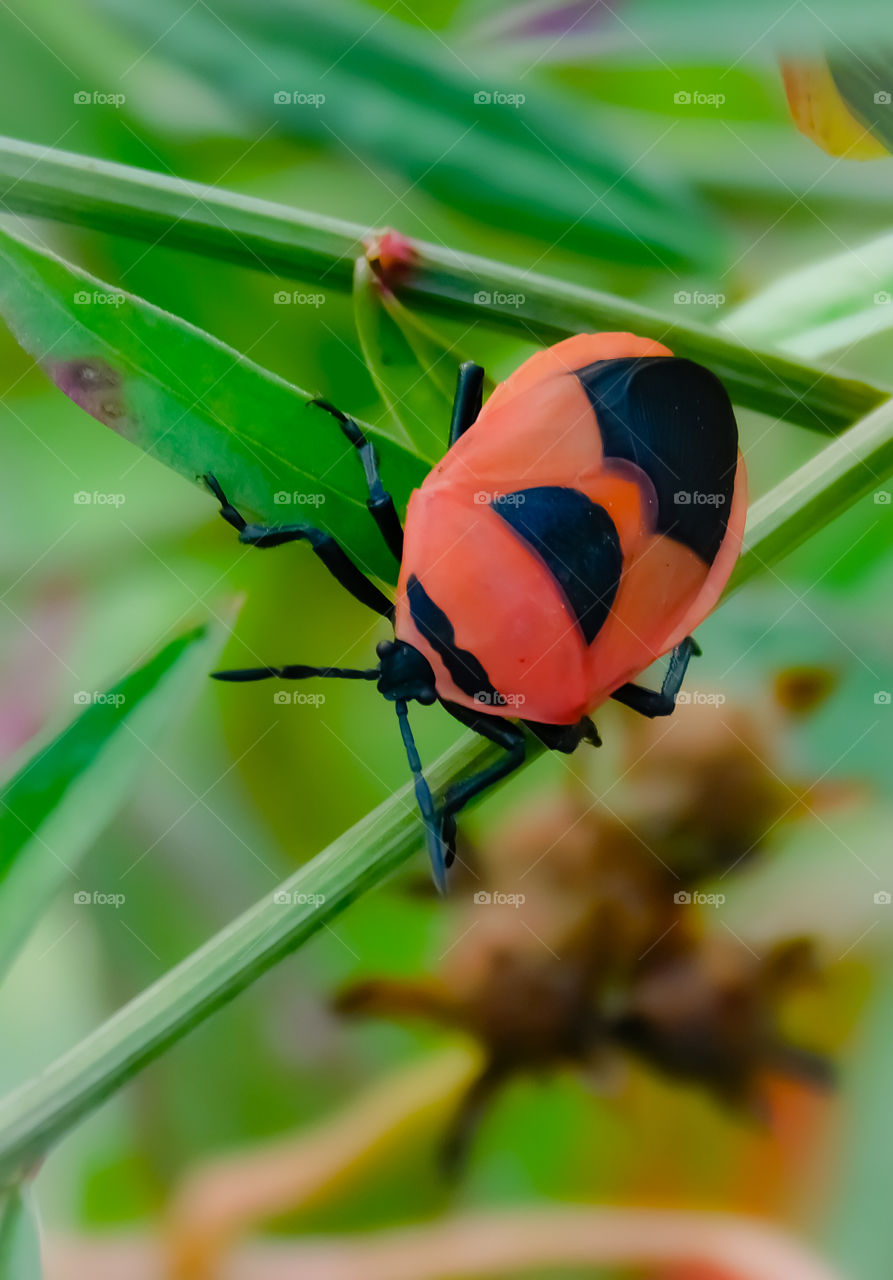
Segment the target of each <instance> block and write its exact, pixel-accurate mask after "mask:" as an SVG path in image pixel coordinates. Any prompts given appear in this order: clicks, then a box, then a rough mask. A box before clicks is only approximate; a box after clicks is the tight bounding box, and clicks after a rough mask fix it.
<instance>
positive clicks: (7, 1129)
mask: <svg viewBox="0 0 893 1280" xmlns="http://www.w3.org/2000/svg"><path fill="white" fill-rule="evenodd" d="M541 750H542V748H541V747H540V746H539V745H538V744H537V743H535V742H533V741H531V742H530V744H529V747H528V753H527V754H528V761H530V760H533V759H534V758H535V757H536V756H537V755H538V754H539V753H540V751H541ZM499 755H501V749H500V748H499V747H497V746H495V745H493V744H492V743H487V744H485V745H482V740H481V739H480V738H479V737H476V736H473V735H467V736H465V737H464V738H463V739H462V741H461V742H460V743H459V744H458V745H457V746H456V747H454V748H453V749H452V750H450V751H448V752H446V754H445V755H444V756H442V757H441V759H440V760H439V761H438V762H437V764H436V765H435V766H434V768H433V769H432V770H431V773H430V780H431V784H432V787H433V788H434V789H435V791H437V790H439V789H440V788H442V787H443V786H445V785H446V784H447V782H448V781H450V780H453V779H455V778H456V777H457V776H459V775H462V774H464V773H466V772H470V771H472V770H474V769H478V768H483V767H484V766H486V765H487V764H489V763H492V761H493V760H495V759H496V758H497V757H498V756H499ZM421 841H422V837H421V831H420V823H419V818H418V812H417V810H416V806H415V800H414V797H413V792H412V787H411V786H410V785H407V786H406V787H403V788H402V789H401V790H400V791H398V792H397V793H396V794H395V795H393V796H392V797H391V798H390V799H389V800H386V801H385V802H384V804H381V805H379V807H378V808H377V809H375V810H374V811H373V812H372V813H370V814H368V815H367V816H366V817H365V818H363V819H362V821H360V822H358V823H357V824H356V825H355V826H353V827H351V828H350V830H349V831H346V832H345V833H344V834H343V835H341V836H339V838H338V839H337V840H336V841H335V842H334V843H333V844H331V845H329V847H328V848H327V849H326V850H325V851H324V852H323V853H321V854H319V856H318V857H316V858H314V859H313V861H312V862H310V863H308V864H307V865H306V866H304V867H302V868H301V869H300V870H299V871H297V872H295V874H294V875H292V876H290V877H289V878H288V879H287V880H285V881H284V882H283V883H282V884H281V885H279V886H278V888H277V889H276V891H275V892H273V891H271V892H270V893H269V894H267V895H266V897H265V898H263V899H262V900H261V901H260V902H257V903H255V904H254V906H252V907H250V908H249V909H248V910H247V911H246V912H244V913H243V914H242V915H241V916H239V917H238V918H237V919H236V920H233V921H232V923H231V924H229V925H227V927H226V928H225V929H222V930H221V931H220V932H219V933H218V934H216V935H215V936H214V937H213V938H211V939H210V941H208V942H207V943H205V945H204V946H203V947H200V948H199V949H198V950H197V951H194V952H193V953H192V954H191V955H190V956H188V957H187V958H186V959H185V960H184V961H182V963H180V964H179V965H177V966H176V967H175V968H173V969H171V970H170V971H169V972H168V973H166V974H164V976H163V977H162V978H160V979H159V980H158V981H157V982H156V983H154V984H153V985H152V986H151V987H149V988H147V990H145V991H144V992H142V993H141V994H140V995H139V996H137V997H136V999H134V1000H132V1001H131V1002H130V1003H129V1004H127V1005H125V1006H124V1007H123V1008H122V1009H120V1010H119V1011H118V1013H117V1014H115V1015H114V1016H113V1017H112V1018H110V1019H109V1020H108V1021H107V1022H105V1023H104V1024H103V1025H102V1026H100V1027H99V1028H98V1029H97V1030H96V1031H94V1032H93V1033H92V1034H91V1035H89V1036H87V1038H86V1039H85V1040H83V1041H81V1043H80V1044H78V1045H76V1046H75V1047H74V1048H73V1049H72V1050H71V1051H70V1052H69V1053H67V1054H65V1055H64V1056H63V1057H61V1058H59V1059H58V1060H57V1061H56V1062H55V1063H53V1064H52V1065H51V1066H50V1067H49V1068H48V1070H46V1071H45V1072H44V1073H43V1074H42V1075H41V1076H39V1077H37V1078H36V1079H34V1080H30V1081H28V1082H27V1083H25V1084H24V1085H22V1087H21V1088H19V1089H17V1090H15V1091H14V1092H13V1093H12V1094H10V1095H8V1096H7V1097H6V1098H4V1099H3V1101H2V1102H0V1189H2V1188H3V1187H4V1186H7V1185H11V1184H15V1183H16V1182H18V1181H19V1180H20V1179H21V1178H22V1177H23V1176H25V1175H26V1174H27V1173H28V1172H29V1170H31V1169H32V1168H33V1167H34V1165H35V1163H36V1162H37V1161H38V1160H39V1159H40V1157H41V1156H42V1155H43V1153H44V1152H45V1151H46V1150H47V1149H48V1148H49V1147H50V1146H51V1145H52V1144H53V1143H54V1142H55V1141H56V1140H57V1139H59V1138H60V1137H61V1136H62V1135H63V1134H65V1133H66V1132H67V1131H68V1130H69V1129H70V1128H71V1127H72V1125H74V1124H75V1123H76V1122H77V1121H78V1120H80V1119H81V1118H82V1117H83V1116H85V1115H87V1114H88V1113H89V1112H91V1111H92V1110H93V1109H94V1108H95V1107H97V1106H98V1105H99V1104H100V1103H101V1102H102V1101H103V1100H104V1099H105V1098H107V1097H109V1096H110V1095H111V1094H112V1093H115V1092H116V1091H117V1090H118V1089H120V1088H121V1086H122V1085H124V1084H126V1083H127V1081H128V1080H130V1079H131V1077H133V1076H134V1075H136V1074H137V1072H139V1071H141V1070H142V1068H143V1067H145V1066H146V1065H147V1064H148V1063H149V1062H151V1061H152V1060H153V1059H154V1058H157V1057H158V1056H159V1055H160V1054H162V1053H163V1052H164V1050H165V1049H166V1048H168V1046H170V1045H171V1044H173V1043H174V1042H175V1041H177V1040H179V1039H180V1038H181V1037H182V1036H184V1035H185V1034H186V1032H187V1031H190V1030H191V1029H192V1028H193V1027H195V1026H196V1025H197V1024H198V1023H200V1022H202V1021H204V1019H205V1018H207V1017H208V1016H209V1015H210V1014H211V1013H213V1012H214V1011H215V1009H218V1008H220V1006H221V1005H223V1004H226V1003H227V1002H228V1001H230V1000H232V999H233V997H234V996H236V995H238V994H239V992H240V991H243V990H244V989H245V987H247V986H250V985H251V983H253V982H255V981H256V980H257V979H258V978H259V977H261V976H262V974H264V973H266V971H267V970H268V969H270V968H272V966H273V965H275V964H276V963H278V961H280V960H282V959H283V958H284V957H285V956H287V955H289V954H290V953H291V952H292V951H294V950H295V949H296V948H297V947H299V946H300V945H301V943H302V942H304V941H306V939H307V938H309V937H310V935H311V934H313V933H315V932H317V931H318V930H319V929H321V928H322V927H323V925H326V924H327V923H328V922H329V921H330V920H332V919H333V918H334V917H335V916H336V915H338V914H339V912H341V911H343V910H344V908H345V907H346V906H347V905H348V904H349V903H350V902H352V901H353V900H354V898H357V897H359V896H360V895H361V894H362V893H364V892H365V891H366V890H367V889H371V888H372V887H373V886H374V885H376V884H378V883H380V882H381V881H382V880H383V879H385V877H386V876H388V875H389V874H390V873H391V872H393V871H394V870H396V868H397V867H399V866H400V864H401V863H403V862H405V861H406V859H407V858H408V857H409V856H410V855H411V854H412V853H414V852H417V851H418V849H419V848H420V845H421Z"/></svg>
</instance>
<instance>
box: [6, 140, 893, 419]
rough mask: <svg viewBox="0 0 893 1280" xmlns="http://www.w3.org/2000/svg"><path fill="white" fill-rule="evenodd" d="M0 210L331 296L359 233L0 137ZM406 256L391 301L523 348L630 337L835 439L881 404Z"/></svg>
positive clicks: (451, 256)
mask: <svg viewBox="0 0 893 1280" xmlns="http://www.w3.org/2000/svg"><path fill="white" fill-rule="evenodd" d="M0 202H2V205H3V207H4V208H5V209H7V210H8V211H12V212H16V213H22V214H32V215H37V216H40V217H45V218H51V219H54V220H56V221H60V222H67V223H74V224H76V225H80V226H86V227H92V228H95V229H97V230H100V231H107V232H113V233H116V234H120V235H126V236H131V237H135V238H139V239H143V240H148V241H150V242H152V243H156V242H158V243H160V242H164V243H165V244H167V245H169V246H172V247H177V248H182V249H188V250H190V251H191V252H193V253H200V254H203V255H205V256H213V257H217V258H222V259H226V260H228V261H231V262H238V263H240V264H241V265H243V266H248V267H253V268H255V269H260V270H264V271H268V272H272V273H274V274H283V275H289V276H296V277H298V278H300V279H306V280H313V281H315V282H318V283H319V284H321V285H323V286H329V287H331V288H333V289H339V290H342V291H343V292H348V291H350V289H351V287H352V277H353V263H354V260H355V259H356V258H357V257H358V256H359V255H360V254H362V253H363V252H364V250H365V244H364V242H365V240H366V238H367V237H368V236H369V234H370V230H369V228H366V227H362V226H359V225H357V224H356V223H351V222H343V221H340V220H338V219H335V218H327V217H324V216H322V215H321V214H314V213H308V212H305V211H302V210H299V209H292V208H289V207H288V206H286V205H281V204H274V203H271V202H269V201H264V200H257V199H255V198H253V197H250V196H245V195H240V194H238V193H236V192H232V191H226V190H224V189H222V188H218V187H209V186H205V185H203V184H201V183H195V182H186V181H183V180H182V179H179V178H171V177H168V176H166V175H163V174H158V173H153V172H151V171H149V170H145V169H136V168H131V167H129V166H127V165H120V164H112V163H109V162H106V161H102V160H94V159H91V158H89V157H85V156H79V155H75V154H74V153H72V152H66V151H56V150H52V149H49V148H44V147H39V146H35V145H34V144H32V143H27V142H20V141H18V140H16V139H13V138H0ZM413 248H414V250H415V254H416V260H415V264H414V266H413V268H412V270H411V271H410V272H409V273H408V275H407V276H406V279H405V280H403V281H402V282H401V284H400V288H399V291H400V293H401V295H402V296H403V297H404V298H406V299H408V300H412V301H414V302H416V303H418V304H419V305H420V306H422V307H425V308H428V309H431V310H435V311H439V312H445V313H448V314H452V315H459V316H461V317H463V318H464V319H465V320H466V321H467V320H469V319H471V318H474V319H477V320H479V321H481V322H482V323H484V324H488V325H491V326H493V327H496V328H499V329H503V330H508V331H510V332H512V333H515V334H517V335H518V336H520V337H522V338H525V339H528V340H530V341H534V342H546V343H551V342H555V341H557V340H558V339H560V338H564V337H567V336H569V335H570V334H572V333H579V332H581V331H586V330H600V329H615V330H625V329H630V330H633V331H634V332H637V333H640V334H644V335H646V336H648V337H652V338H655V339H658V340H659V341H662V342H665V343H666V344H667V345H668V346H669V347H670V348H671V349H672V350H673V351H674V353H675V354H676V355H680V356H687V357H689V358H690V359H693V360H698V361H700V362H702V363H704V364H706V365H708V366H709V367H710V368H711V369H712V370H713V371H714V372H715V373H716V374H717V375H718V376H719V377H720V378H722V379H723V381H724V382H725V384H726V386H727V388H728V390H729V394H730V395H731V396H732V399H733V400H735V402H736V403H738V404H741V405H744V406H745V407H747V408H751V409H756V410H759V411H760V412H762V413H767V414H771V415H773V416H775V417H776V418H785V419H787V420H788V421H790V422H793V423H797V424H799V425H802V426H806V427H810V428H813V429H816V430H821V431H826V432H836V431H839V430H840V429H842V428H844V427H846V426H848V425H849V424H850V423H852V422H854V421H855V420H856V419H857V418H859V417H861V416H862V415H863V414H865V413H867V412H868V411H869V410H870V409H872V408H874V407H875V406H876V405H877V404H878V403H879V402H880V401H881V400H883V399H884V398H885V397H886V395H887V392H886V391H881V390H878V389H877V388H876V387H871V386H868V385H867V384H866V383H863V382H859V381H856V380H853V379H846V378H838V377H835V376H834V375H832V374H830V373H826V372H824V371H823V370H821V369H818V368H816V367H814V366H812V365H807V364H802V363H799V362H797V361H794V360H789V359H787V358H784V357H782V356H780V355H777V354H773V353H771V352H766V351H759V350H753V349H750V348H748V347H745V346H743V345H742V344H741V343H739V342H735V341H731V340H729V339H728V338H726V337H723V336H722V335H721V334H720V333H717V332H714V331H712V330H711V329H708V328H707V327H706V326H703V325H698V324H692V323H681V322H679V321H677V320H669V319H667V318H666V317H665V316H663V315H661V314H660V313H658V312H655V311H651V310H649V309H648V308H647V307H642V306H639V305H638V304H636V303H633V302H628V301H626V300H625V299H623V298H618V297H614V296H612V295H610V294H606V293H600V292H598V291H597V290H593V289H587V288H583V287H581V286H579V285H575V284H570V283H568V282H566V281H563V280H556V279H553V278H550V277H548V276H542V275H538V274H536V273H534V272H531V271H525V270H522V269H521V268H519V267H512V266H509V265H507V264H506V263H501V262H495V261H491V260H490V259H487V258H481V257H478V256H476V255H474V254H467V253H459V252H456V251H454V250H451V249H448V248H444V247H442V246H439V245H434V244H428V243H425V242H423V241H414V242H413ZM482 294H486V295H489V300H488V301H481V300H480V297H481V295H482ZM476 299H478V300H476Z"/></svg>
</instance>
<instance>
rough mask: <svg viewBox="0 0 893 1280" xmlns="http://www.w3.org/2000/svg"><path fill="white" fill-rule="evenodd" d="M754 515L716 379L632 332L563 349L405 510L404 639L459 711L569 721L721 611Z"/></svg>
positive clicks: (509, 390)
mask: <svg viewBox="0 0 893 1280" xmlns="http://www.w3.org/2000/svg"><path fill="white" fill-rule="evenodd" d="M610 362H613V363H610ZM587 387H588V390H587ZM618 388H619V389H618ZM594 405H597V406H598V410H596V408H595V407H594ZM668 486H669V487H668ZM673 486H675V488H676V490H678V491H679V492H687V493H688V494H689V495H690V496H689V502H688V503H687V504H678V505H677V503H676V499H677V496H678V495H677V494H675V493H673V492H672V491H671V490H672V487H673ZM696 495H697V496H696ZM705 495H707V497H706V498H705ZM711 495H713V496H711ZM746 501H747V500H746V486H745V474H744V464H743V460H742V458H741V454H740V452H739V450H738V444H737V428H736V427H735V420H734V415H733V414H732V409H731V405H730V404H729V401H728V396H727V395H726V393H725V391H724V389H723V388H722V386H721V384H720V383H719V381H718V379H716V378H715V377H714V375H713V374H711V373H709V372H708V371H707V370H706V369H703V368H702V367H701V366H699V365H696V364H693V363H692V362H691V361H687V360H677V359H675V358H672V353H671V352H670V351H669V350H668V349H667V348H666V347H664V346H662V345H661V344H660V343H658V342H653V341H650V340H648V339H644V338H638V337H635V336H634V335H633V334H628V333H602V334H581V335H578V336H576V337H573V338H568V339H567V340H565V341H564V342H560V343H558V344H557V345H556V346H554V347H550V348H548V349H547V350H544V351H541V352H538V353H537V354H536V355H534V356H532V357H531V358H530V359H529V360H527V361H525V363H524V364H523V365H521V366H520V368H519V369H517V370H516V371H515V372H514V373H513V374H512V375H511V376H510V377H509V378H508V379H507V380H506V381H505V382H503V383H501V384H500V385H499V386H498V387H497V388H496V390H495V391H494V392H493V394H492V395H491V396H490V399H489V400H488V401H487V403H486V405H485V406H484V408H483V410H482V411H481V413H480V415H479V417H478V419H477V421H476V422H475V423H474V424H473V425H472V426H471V427H470V428H469V430H468V431H467V432H466V433H465V434H464V435H463V436H462V437H461V438H460V439H459V440H458V441H457V442H456V444H455V445H454V446H453V447H452V448H451V449H450V450H449V451H448V453H447V454H446V455H445V457H444V458H443V459H442V460H441V462H440V463H438V465H437V466H436V467H435V468H434V469H433V470H432V471H431V473H430V474H429V475H428V476H427V477H426V479H425V481H424V483H423V484H422V486H421V488H420V489H417V490H416V491H415V492H414V493H413V495H412V497H411V498H410V502H409V508H408V511H407V516H406V526H405V542H404V556H403V563H402V566H401V572H400V580H399V583H398V591H397V604H396V624H395V630H396V634H397V636H398V637H399V638H400V639H401V640H405V641H407V642H408V643H410V644H412V645H414V646H415V647H416V648H418V649H419V650H420V651H421V652H422V653H423V654H424V655H425V657H426V658H427V659H428V660H429V662H430V663H431V666H432V667H433V669H434V673H435V677H436V681H437V690H438V693H439V694H440V696H441V697H443V698H444V699H447V700H449V701H452V702H456V703H459V704H460V705H463V706H466V707H470V708H474V709H476V710H478V711H485V712H489V713H492V714H494V715H502V716H509V717H516V718H523V719H526V720H535V721H541V722H544V723H547V724H573V723H575V722H576V721H577V720H579V719H580V717H581V716H582V715H584V714H586V713H587V712H589V711H592V710H593V709H594V708H595V707H596V706H598V705H599V704H600V703H601V702H603V701H604V700H605V699H606V698H607V697H608V696H609V695H610V694H611V693H612V692H613V691H614V690H615V689H617V688H618V687H619V686H620V685H621V684H623V683H625V682H626V681H628V680H632V679H634V678H635V677H636V676H637V675H638V674H640V673H641V672H642V671H643V670H644V669H645V668H646V667H647V666H649V665H650V664H651V662H653V661H654V659H655V658H658V657H660V656H661V654H664V653H666V652H667V651H668V650H669V649H671V648H672V647H673V646H674V645H675V644H677V643H678V642H679V641H680V640H681V639H682V638H683V637H684V636H686V635H687V634H689V633H690V632H691V631H693V630H694V628H695V627H696V626H697V625H698V623H700V622H701V621H702V620H703V618H704V617H705V616H706V615H707V614H708V613H709V611H710V610H711V609H712V607H713V606H714V604H715V603H716V601H717V599H718V598H719V595H720V593H721V591H722V589H723V587H724V585H725V583H726V581H727V579H728V577H729V574H730V573H731V571H732V568H733V566H734V564H735V560H736V559H737V556H738V552H739V548H740V543H741V536H742V533H743V530H744V519H745V511H746Z"/></svg>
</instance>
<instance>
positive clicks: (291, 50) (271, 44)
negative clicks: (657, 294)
mask: <svg viewBox="0 0 893 1280" xmlns="http://www.w3.org/2000/svg"><path fill="white" fill-rule="evenodd" d="M105 7H106V8H107V9H108V11H109V12H111V13H113V14H114V15H115V17H116V19H117V20H118V21H119V22H120V24H121V25H122V27H123V28H124V29H125V30H127V31H129V32H130V33H132V34H135V35H137V36H138V37H139V38H140V39H141V40H143V41H145V44H146V46H147V47H149V48H153V49H157V50H158V52H159V53H160V54H161V55H162V56H164V57H168V58H172V59H174V60H175V61H176V62H177V63H178V64H180V65H181V66H184V67H186V68H188V69H189V70H190V71H191V72H193V73H195V74H197V75H199V76H200V77H201V78H202V79H203V80H204V81H205V82H206V83H207V84H209V85H211V86H212V87H213V88H215V89H217V90H219V91H222V92H225V94H226V96H227V98H228V99H229V100H230V101H232V102H233V103H235V104H237V105H238V106H239V107H241V108H242V109H244V110H246V111H248V112H250V113H251V116H252V118H253V119H254V120H255V121H256V122H257V125H258V126H259V127H261V128H266V129H275V130H276V131H277V132H278V133H279V134H281V135H284V136H286V137H292V138H295V139H297V140H299V141H300V142H302V143H307V142H313V143H323V144H325V145H326V146H327V147H330V148H331V147H334V148H336V149H340V150H342V151H343V152H344V153H345V154H346V155H347V156H349V157H350V158H352V159H353V160H354V161H357V160H359V162H360V163H362V164H364V165H366V166H367V167H372V168H374V169H375V171H376V172H378V173H381V172H384V173H386V174H394V175H397V182H398V186H399V187H400V188H403V189H405V188H406V187H414V186H417V187H419V188H420V189H421V190H422V191H424V192H426V193H427V194H429V195H430V196H432V197H433V198H434V199H435V200H437V201H438V202H439V203H441V204H443V205H445V206H446V207H448V208H453V209H457V210H458V211H460V212H461V213H462V214H463V215H464V216H465V217H466V218H468V217H470V218H475V219H478V220H479V221H481V222H483V223H486V224H487V225H489V226H495V227H499V228H500V229H502V230H505V229H511V228H513V227H517V229H518V230H519V231H521V232H522V233H524V234H526V235H528V236H536V237H537V238H538V239H539V240H541V241H542V242H545V243H555V242H557V241H560V242H561V243H562V245H563V246H564V247H566V248H567V249H568V250H570V251H572V252H573V251H578V252H581V253H585V254H586V255H587V256H588V257H590V258H592V257H601V258H604V259H608V260H611V261H614V262H628V263H634V264H641V265H646V266H649V267H653V268H657V267H670V268H674V267H685V266H691V265H693V264H698V265H700V266H701V267H704V266H706V265H709V264H711V263H714V262H715V261H716V255H717V249H718V242H719V234H718V231H717V228H716V224H715V223H714V222H712V221H711V218H710V214H709V212H708V211H707V210H705V209H704V208H703V207H701V206H700V205H699V203H698V201H697V200H696V199H695V197H694V196H693V194H692V192H691V191H690V190H689V189H687V188H686V186H685V184H684V183H683V182H682V181H681V179H680V178H679V176H678V175H677V174H675V173H673V172H672V171H669V172H667V171H664V170H660V171H659V179H658V178H657V177H655V178H654V179H652V178H650V176H649V166H652V167H653V166H654V164H655V160H654V157H651V158H649V157H648V156H647V155H646V156H640V157H639V158H638V162H637V163H635V164H631V163H630V157H629V155H627V154H626V153H625V151H624V150H623V148H622V147H621V146H620V145H618V143H616V142H615V141H614V139H613V138H612V136H611V134H610V133H609V132H608V131H607V130H599V128H598V120H597V119H593V120H592V121H591V122H588V124H587V123H585V122H583V121H581V120H580V118H579V116H580V108H579V104H578V103H576V102H574V101H573V100H572V99H571V100H567V99H564V98H562V97H561V96H559V95H558V94H557V92H556V90H554V89H552V88H550V87H548V86H547V85H544V84H542V83H540V84H538V86H537V89H536V92H535V93H533V92H529V93H525V92H523V90H524V89H525V88H526V87H527V86H526V84H522V83H519V84H517V85H514V86H503V85H500V84H494V83H493V79H492V77H491V76H489V75H487V76H480V75H477V74H475V73H474V72H473V71H472V70H471V68H470V67H468V65H467V64H466V65H464V66H463V65H462V63H461V61H460V59H458V58H456V57H455V56H454V55H453V54H452V53H451V52H450V51H449V50H448V49H447V48H446V47H444V46H443V43H442V42H441V43H439V44H438V43H435V42H433V41H432V40H431V39H430V38H429V37H428V36H427V34H426V33H424V32H421V31H419V30H418V29H417V28H414V27H412V26H411V25H409V24H407V23H403V22H400V21H398V20H397V19H396V18H394V17H393V16H391V15H390V14H387V13H381V14H378V15H377V16H376V18H375V20H374V21H370V18H369V13H368V10H366V9H365V8H363V7H361V6H359V5H354V4H351V3H349V2H348V0H327V3H325V4H319V3H316V0H297V2H296V0H267V2H266V3H264V4H262V5H258V4H252V3H247V4H246V3H242V0H218V3H217V4H216V5H215V8H214V11H213V12H212V11H211V10H210V9H209V8H208V7H207V6H205V5H197V6H193V7H192V8H191V9H187V10H186V11H185V12H184V10H183V9H182V7H181V6H180V5H179V4H178V3H177V0H156V2H155V3H154V4H153V5H151V6H149V5H138V6H134V5H133V4H130V3H127V2H124V3H122V0H106V6H105ZM246 49H247V50H250V53H251V56H246ZM286 96H287V100H283V99H284V98H286ZM506 99H507V100H506ZM519 99H520V100H519ZM519 210H523V217H521V218H519V217H518V211H519Z"/></svg>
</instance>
